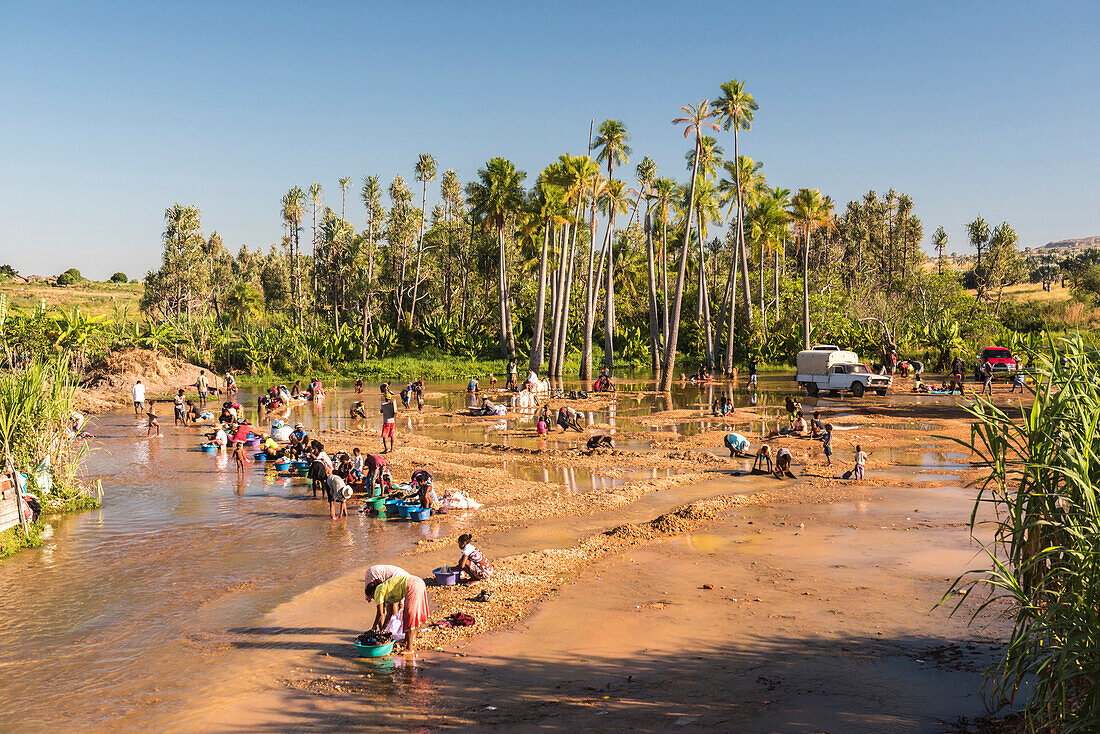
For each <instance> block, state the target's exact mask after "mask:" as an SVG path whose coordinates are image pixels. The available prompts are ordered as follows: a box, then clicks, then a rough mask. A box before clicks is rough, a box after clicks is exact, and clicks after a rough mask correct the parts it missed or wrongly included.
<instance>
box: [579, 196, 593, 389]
mask: <svg viewBox="0 0 1100 734" xmlns="http://www.w3.org/2000/svg"><path fill="white" fill-rule="evenodd" d="M588 230H589V239H588V241H589V247H588V280H587V281H585V285H584V334H582V335H581V336H582V337H583V341H582V343H581V368H580V378H581V379H582V380H590V379H591V378H592V327H593V325H594V321H595V320H596V315H595V309H596V281H595V280H594V279H593V278H594V275H595V273H594V271H593V265H594V259H595V256H596V203H595V201H593V203H592V214H591V219H590V221H589V225H588Z"/></svg>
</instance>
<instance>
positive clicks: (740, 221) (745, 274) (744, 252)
mask: <svg viewBox="0 0 1100 734" xmlns="http://www.w3.org/2000/svg"><path fill="white" fill-rule="evenodd" d="M733 164H734V166H738V165H739V159H738V152H737V127H736V126H734V128H733ZM737 170H740V168H738V169H737ZM737 238H738V240H740V244H741V287H742V288H744V289H745V323H746V324H747V325H748V327H749V330H750V331H751V330H752V292H751V291H750V290H749V256H748V248H746V247H745V203H744V201H742V195H741V182H740V181H738V182H737Z"/></svg>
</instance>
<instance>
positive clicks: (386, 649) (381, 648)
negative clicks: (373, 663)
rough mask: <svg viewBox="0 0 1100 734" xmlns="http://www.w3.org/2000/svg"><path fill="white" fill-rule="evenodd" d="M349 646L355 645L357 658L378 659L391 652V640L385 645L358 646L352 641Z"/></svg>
mask: <svg viewBox="0 0 1100 734" xmlns="http://www.w3.org/2000/svg"><path fill="white" fill-rule="evenodd" d="M351 644H353V645H355V650H356V652H358V653H359V657H361V658H380V657H382V656H383V655H389V654H390V653H391V652H393V641H392V640H391V641H390V642H387V643H386V644H385V645H360V644H359V643H358V642H355V641H354V640H353V641H352V643H351Z"/></svg>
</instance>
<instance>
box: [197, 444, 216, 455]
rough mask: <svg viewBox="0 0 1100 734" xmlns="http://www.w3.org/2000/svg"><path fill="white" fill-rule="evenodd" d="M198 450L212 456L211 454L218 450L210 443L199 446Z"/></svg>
mask: <svg viewBox="0 0 1100 734" xmlns="http://www.w3.org/2000/svg"><path fill="white" fill-rule="evenodd" d="M199 448H200V449H202V450H203V451H205V452H207V453H209V454H212V453H214V452H215V451H217V450H218V447H217V446H215V445H214V444H212V443H203V444H199Z"/></svg>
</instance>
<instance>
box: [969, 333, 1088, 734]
mask: <svg viewBox="0 0 1100 734" xmlns="http://www.w3.org/2000/svg"><path fill="white" fill-rule="evenodd" d="M1034 356H1035V363H1036V365H1037V384H1036V386H1035V388H1034V391H1035V401H1034V403H1033V405H1032V406H1031V407H1030V408H1029V409H1026V410H1023V411H1022V416H1021V419H1019V420H1017V419H1016V418H1014V416H1012V415H1010V414H1009V413H1006V412H1005V411H1003V410H1001V409H998V408H996V407H994V406H993V405H991V404H989V403H985V402H978V403H975V404H974V405H973V406H972V407H971V408H970V413H971V414H972V415H973V417H974V418H975V420H976V422H975V424H974V426H973V429H972V434H971V438H970V440H969V442H968V447H969V448H970V449H971V450H972V451H973V452H974V453H975V454H976V455H977V457H978V458H979V460H980V461H982V462H984V463H985V464H986V465H988V466H989V468H990V472H989V475H988V477H987V478H986V479H985V480H984V482H983V483H982V485H981V487H980V491H979V493H978V496H977V500H976V503H975V507H974V512H973V513H972V515H971V528H972V530H973V529H974V528H975V527H976V526H977V524H978V522H979V521H978V519H977V518H978V511H979V509H981V508H982V506H983V504H987V505H992V509H993V510H994V517H995V519H994V520H992V521H989V522H992V523H993V530H994V540H993V542H992V543H991V544H990V545H989V546H987V547H986V548H985V558H986V561H987V566H986V567H985V568H982V569H979V570H974V571H970V572H968V573H967V574H966V575H964V576H963V577H962V578H960V579H959V580H957V581H956V582H955V585H954V586H953V587H952V592H954V591H955V590H956V589H957V588H958V587H960V586H963V587H967V588H968V590H972V588H973V587H974V586H975V585H983V586H986V587H988V588H989V589H990V590H991V592H992V593H991V594H990V597H989V598H988V599H987V600H986V601H985V602H984V603H983V604H982V605H981V606H980V607H979V608H978V610H977V611H976V612H975V616H978V615H980V614H982V613H983V612H988V611H994V610H999V609H1002V608H1007V610H1008V612H1007V614H1008V615H1009V616H1010V617H1011V618H1012V619H1013V620H1014V624H1013V628H1012V633H1011V635H1010V638H1009V642H1008V645H1007V647H1006V648H1005V650H1004V653H1003V656H1002V658H1001V659H1000V661H999V662H998V663H997V664H996V666H995V667H994V668H993V669H992V670H991V671H990V673H991V677H992V682H993V684H994V685H993V694H994V697H995V700H994V703H995V704H997V705H1000V704H1003V703H1007V702H1013V701H1015V700H1016V699H1017V698H1018V697H1023V698H1024V705H1025V715H1026V717H1027V718H1028V723H1029V725H1030V726H1031V727H1033V728H1034V729H1035V730H1036V731H1059V732H1065V733H1066V734H1077V733H1082V734H1083V733H1084V732H1095V731H1100V634H1097V630H1098V629H1100V496H1098V494H1097V485H1098V484H1100V350H1097V349H1096V348H1094V347H1090V346H1087V345H1086V344H1085V342H1084V341H1083V340H1082V339H1080V338H1079V337H1070V338H1066V339H1063V340H1062V341H1061V344H1060V345H1059V346H1058V347H1056V346H1055V344H1054V342H1053V341H1050V342H1049V343H1048V346H1047V348H1046V349H1045V350H1044V353H1043V354H1036V355H1034ZM950 593H951V592H949V595H950ZM991 605H993V606H991ZM956 608H957V607H956Z"/></svg>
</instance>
